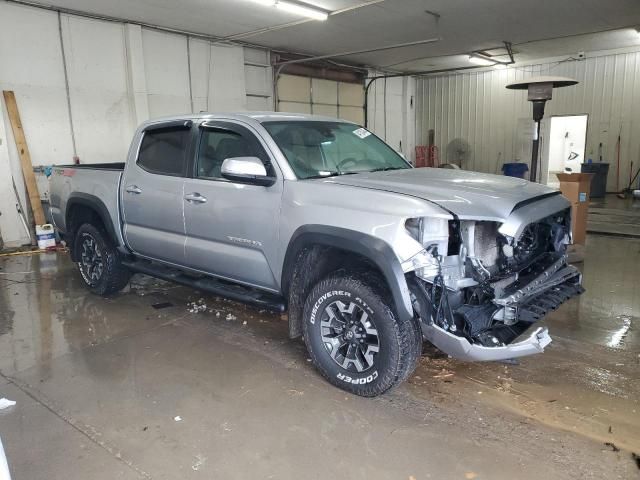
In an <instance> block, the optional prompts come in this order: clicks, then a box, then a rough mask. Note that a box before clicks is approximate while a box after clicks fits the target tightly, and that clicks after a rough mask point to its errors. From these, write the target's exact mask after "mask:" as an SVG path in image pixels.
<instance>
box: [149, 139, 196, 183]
mask: <svg viewBox="0 0 640 480" xmlns="http://www.w3.org/2000/svg"><path fill="white" fill-rule="evenodd" d="M189 135H190V129H188V128H184V127H181V128H163V129H158V130H151V131H147V132H145V134H144V137H143V139H142V145H140V153H139V155H138V165H140V167H142V168H143V169H145V170H146V171H148V172H150V173H156V174H159V175H171V176H174V177H183V176H184V175H185V172H186V166H187V155H186V151H187V145H188V143H189Z"/></svg>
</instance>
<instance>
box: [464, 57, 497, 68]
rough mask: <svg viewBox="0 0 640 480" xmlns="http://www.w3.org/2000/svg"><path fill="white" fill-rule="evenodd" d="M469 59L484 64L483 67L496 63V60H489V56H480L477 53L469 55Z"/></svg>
mask: <svg viewBox="0 0 640 480" xmlns="http://www.w3.org/2000/svg"><path fill="white" fill-rule="evenodd" d="M469 61H470V62H471V63H475V64H476V65H482V66H483V67H490V66H491V65H495V64H496V62H494V61H493V60H489V59H488V58H484V57H478V56H477V55H469Z"/></svg>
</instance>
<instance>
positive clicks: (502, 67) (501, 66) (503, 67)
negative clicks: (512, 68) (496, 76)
mask: <svg viewBox="0 0 640 480" xmlns="http://www.w3.org/2000/svg"><path fill="white" fill-rule="evenodd" d="M493 68H495V69H496V70H506V69H507V66H506V65H505V64H504V63H496V64H495V65H494V66H493Z"/></svg>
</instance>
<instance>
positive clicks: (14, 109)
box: [2, 90, 46, 225]
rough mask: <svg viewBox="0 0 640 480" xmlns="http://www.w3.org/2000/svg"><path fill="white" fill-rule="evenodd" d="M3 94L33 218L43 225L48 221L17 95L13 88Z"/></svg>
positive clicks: (37, 223)
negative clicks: (23, 127) (21, 119)
mask: <svg viewBox="0 0 640 480" xmlns="http://www.w3.org/2000/svg"><path fill="white" fill-rule="evenodd" d="M2 94H3V95H4V102H5V104H6V105H7V113H8V114H9V121H10V122H11V130H12V131H13V138H14V139H15V141H16V148H17V149H18V155H19V156H20V167H21V168H22V176H23V177H24V183H25V184H26V186H27V194H28V196H29V203H30V204H31V211H32V212H33V218H34V220H35V223H36V225H42V224H43V223H46V221H45V219H44V211H43V210H42V202H41V201H40V192H38V185H37V184H36V176H35V174H34V173H33V165H32V163H31V155H30V154H29V147H28V146H27V139H26V138H25V136H24V130H23V129H22V122H21V121H20V112H19V111H18V104H17V103H16V96H15V95H14V94H13V91H11V90H4V91H3V92H2Z"/></svg>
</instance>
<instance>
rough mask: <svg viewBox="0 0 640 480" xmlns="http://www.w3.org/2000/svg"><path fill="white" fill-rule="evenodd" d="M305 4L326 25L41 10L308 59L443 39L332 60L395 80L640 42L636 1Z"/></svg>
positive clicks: (250, 12) (249, 6)
mask: <svg viewBox="0 0 640 480" xmlns="http://www.w3.org/2000/svg"><path fill="white" fill-rule="evenodd" d="M306 3H311V4H315V5H317V6H319V7H321V8H323V9H326V10H328V11H331V12H336V13H335V14H333V15H330V17H329V19H328V20H327V21H325V22H318V21H314V20H306V19H304V18H303V17H299V16H296V15H292V14H290V13H287V12H284V11H282V10H279V9H275V8H273V7H268V6H263V5H260V4H258V3H255V2H253V1H251V0H180V1H175V0H110V1H104V0H48V1H47V4H49V5H53V6H56V7H62V8H67V9H73V10H79V11H83V12H87V13H94V14H99V15H106V16H112V17H117V18H122V19H127V20H132V21H137V22H143V23H149V24H155V25H159V26H164V27H168V28H174V29H180V30H185V31H190V32H197V33H203V34H208V35H212V36H216V37H228V38H231V39H236V40H242V41H245V42H250V43H253V44H257V45H262V46H265V47H270V48H274V49H281V50H285V51H290V52H298V53H304V54H309V55H326V54H332V53H338V52H345V51H359V50H364V49H368V48H374V47H384V46H388V45H393V44H399V43H406V42H413V41H417V40H423V39H427V38H433V37H437V38H439V39H440V40H439V41H438V42H436V43H430V44H425V45H417V46H411V47H405V48H397V49H392V50H385V51H380V52H372V53H366V54H356V55H349V56H343V57H340V58H339V59H337V60H340V61H343V62H348V63H353V64H360V65H366V66H371V67H378V68H386V69H393V70H399V71H416V70H428V69H431V68H446V67H452V66H455V67H457V66H461V65H463V64H465V63H466V64H468V62H467V57H466V55H464V54H466V53H469V52H471V51H476V50H484V49H491V48H493V47H496V46H499V45H502V42H503V41H509V42H512V43H513V45H514V50H515V51H516V60H517V61H525V60H535V59H536V58H545V57H550V56H559V55H572V54H576V53H577V52H578V51H593V50H605V49H612V48H620V47H629V46H640V34H638V32H637V31H636V30H635V29H634V28H635V27H637V26H640V1H639V0H608V1H607V2H603V1H602V0H561V1H558V0H533V1H532V0H527V1H524V0H482V1H480V0H369V1H366V0H313V1H310V0H309V1H307V2H306ZM427 11H428V12H431V13H428V12H427ZM434 14H435V15H434ZM497 53H500V52H499V51H497Z"/></svg>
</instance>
